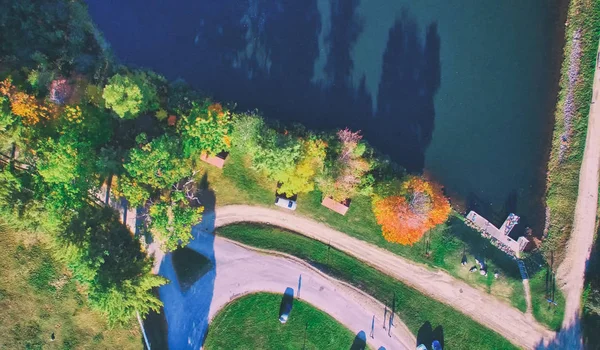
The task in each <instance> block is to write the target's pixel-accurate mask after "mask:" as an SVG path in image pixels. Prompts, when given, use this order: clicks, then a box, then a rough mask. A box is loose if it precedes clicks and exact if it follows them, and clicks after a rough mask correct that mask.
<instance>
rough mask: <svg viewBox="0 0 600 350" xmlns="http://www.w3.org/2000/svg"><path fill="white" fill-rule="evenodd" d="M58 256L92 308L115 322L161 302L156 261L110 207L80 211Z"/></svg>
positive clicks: (60, 238) (59, 244)
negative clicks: (156, 292) (84, 288)
mask: <svg viewBox="0 0 600 350" xmlns="http://www.w3.org/2000/svg"><path fill="white" fill-rule="evenodd" d="M55 249H56V252H57V256H58V257H59V258H60V259H62V260H63V261H64V262H65V263H66V264H67V266H68V267H69V268H70V269H71V270H72V271H73V275H74V277H75V278H76V279H77V280H78V281H79V282H81V283H83V284H85V285H86V286H87V292H88V299H89V301H90V304H91V305H92V306H93V307H95V308H96V309H98V310H100V311H101V312H102V313H104V314H105V315H107V316H108V320H109V322H110V323H111V324H119V323H126V322H129V321H131V320H132V319H133V317H135V313H136V311H137V312H139V313H140V315H142V316H145V315H146V314H147V313H148V312H149V311H150V310H155V311H158V309H159V308H160V306H161V305H162V303H161V302H160V300H159V299H158V298H157V297H155V296H154V294H153V293H152V289H153V288H154V287H158V286H160V285H162V284H164V283H165V282H166V281H165V280H164V279H163V278H162V277H160V276H156V275H154V274H152V272H151V268H152V262H151V260H150V259H149V258H148V257H147V256H146V254H145V253H144V252H143V251H142V249H141V245H140V242H139V241H138V239H137V238H136V237H134V236H133V235H132V234H131V233H130V232H129V231H128V229H127V227H126V226H125V225H123V224H121V223H120V222H119V219H118V217H117V215H116V213H115V212H114V211H113V210H112V209H111V208H106V207H104V208H97V207H91V206H88V207H85V208H82V210H80V211H78V212H77V213H76V214H75V216H74V218H73V220H71V221H70V223H69V224H68V225H67V227H66V229H65V230H64V231H62V232H61V233H60V235H59V236H58V237H57V241H56V247H55Z"/></svg>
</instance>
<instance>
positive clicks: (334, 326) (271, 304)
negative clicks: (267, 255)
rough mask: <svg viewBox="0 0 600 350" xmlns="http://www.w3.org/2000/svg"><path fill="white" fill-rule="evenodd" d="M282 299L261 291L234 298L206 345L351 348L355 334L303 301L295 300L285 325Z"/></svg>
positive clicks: (219, 316) (218, 318)
mask: <svg viewBox="0 0 600 350" xmlns="http://www.w3.org/2000/svg"><path fill="white" fill-rule="evenodd" d="M281 300H282V296H281V295H276V294H269V293H258V294H250V295H246V296H243V297H241V298H240V299H238V300H235V301H233V302H232V303H231V304H229V305H227V306H226V307H225V308H224V309H223V310H221V312H219V313H218V314H217V316H216V317H215V319H214V320H213V321H212V322H211V324H210V328H209V331H208V335H207V337H206V341H205V343H204V348H205V349H207V350H213V349H215V350H216V349H244V350H245V349H349V348H350V346H351V345H352V342H353V340H354V337H355V334H352V332H350V330H348V329H347V328H345V327H344V326H342V325H341V324H340V323H338V322H337V321H336V320H335V319H333V318H332V317H331V316H329V315H328V314H326V313H324V312H322V311H321V310H319V309H316V308H315V307H313V306H311V305H310V304H308V303H305V302H303V301H299V300H294V306H293V308H292V311H291V312H290V317H289V319H288V321H287V323H285V324H281V323H280V322H279V319H278V318H279V306H280V303H281ZM305 335H306V343H305Z"/></svg>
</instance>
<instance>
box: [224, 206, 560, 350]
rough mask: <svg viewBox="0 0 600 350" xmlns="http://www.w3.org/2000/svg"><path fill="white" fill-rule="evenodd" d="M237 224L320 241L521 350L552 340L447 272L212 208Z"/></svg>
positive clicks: (232, 209) (335, 234) (312, 228)
mask: <svg viewBox="0 0 600 350" xmlns="http://www.w3.org/2000/svg"><path fill="white" fill-rule="evenodd" d="M238 222H257V223H266V224H271V225H275V226H279V227H282V228H286V229H289V230H292V231H295V232H298V233H300V234H303V235H305V236H307V237H310V238H312V239H316V240H319V241H321V242H324V243H330V244H331V245H332V246H333V247H335V248H337V249H339V250H341V251H343V252H346V253H347V254H349V255H352V256H354V257H356V258H358V259H360V260H362V261H364V262H365V263H367V264H369V265H371V266H373V267H375V268H377V269H378V270H380V271H382V272H384V273H386V274H388V275H390V276H392V277H394V278H396V279H398V280H400V281H402V282H404V283H406V284H407V285H409V286H411V287H413V288H415V289H417V290H419V291H420V292H422V293H424V294H426V295H429V296H431V297H433V298H435V299H437V300H439V301H441V302H443V303H445V304H448V305H450V306H452V307H454V308H455V309H457V310H459V311H461V312H462V313H464V314H466V315H468V316H470V317H471V318H473V319H474V320H476V321H477V322H479V323H481V324H483V325H485V326H487V327H489V328H491V329H493V330H495V331H496V332H498V333H499V334H501V335H502V336H504V337H505V338H507V339H508V340H510V341H511V342H512V343H514V344H517V345H519V346H521V347H523V348H528V349H532V348H534V347H536V346H538V345H539V344H540V342H542V341H546V340H550V339H553V338H554V336H555V333H554V332H552V331H550V330H548V329H547V328H545V327H544V326H542V325H541V324H539V323H538V322H537V321H535V320H534V319H533V317H532V316H531V315H528V314H524V313H522V312H520V311H519V310H517V309H515V308H513V307H511V306H509V305H507V304H505V303H503V302H501V301H499V300H496V299H495V298H494V297H492V296H491V295H489V294H486V293H485V292H483V291H480V290H478V289H476V288H474V287H472V286H470V285H468V284H466V283H465V282H463V281H460V280H458V279H456V278H454V277H452V276H450V275H449V274H448V273H446V272H443V271H440V270H430V269H428V268H427V267H425V266H423V265H420V264H417V263H415V262H412V261H409V260H407V259H404V258H402V257H400V256H398V255H396V254H393V253H391V252H389V251H386V250H384V249H382V248H379V247H377V246H375V245H372V244H370V243H367V242H364V241H361V240H358V239H356V238H353V237H350V236H348V235H347V234H345V233H342V232H339V231H336V230H334V229H332V228H330V227H328V226H326V225H324V224H321V223H319V222H316V221H314V220H311V219H307V218H304V217H301V216H298V215H295V214H294V213H292V212H289V211H283V210H279V209H269V208H263V207H255V206H247V205H229V206H224V207H218V208H217V209H216V218H215V222H214V226H215V227H219V226H225V225H229V224H232V223H238ZM317 306H318V305H317Z"/></svg>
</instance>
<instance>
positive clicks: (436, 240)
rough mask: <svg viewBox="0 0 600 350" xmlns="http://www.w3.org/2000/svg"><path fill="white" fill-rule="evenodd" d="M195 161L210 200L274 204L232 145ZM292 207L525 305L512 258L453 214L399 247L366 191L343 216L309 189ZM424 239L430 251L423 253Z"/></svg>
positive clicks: (267, 184) (266, 184)
mask: <svg viewBox="0 0 600 350" xmlns="http://www.w3.org/2000/svg"><path fill="white" fill-rule="evenodd" d="M200 166H201V167H202V169H203V172H200V173H199V174H198V175H199V176H205V175H206V179H207V181H208V186H209V188H211V189H212V190H213V191H214V193H215V197H216V205H227V204H254V205H262V206H268V207H271V208H276V207H275V206H274V205H273V201H274V198H275V197H274V196H275V189H276V184H275V183H273V182H271V181H268V180H267V179H266V178H265V177H264V176H261V175H260V174H258V173H256V172H255V171H253V170H251V169H250V168H249V164H248V162H247V161H246V160H244V158H243V156H242V155H241V154H240V153H238V152H236V151H235V150H234V151H232V152H231V154H230V156H229V158H228V159H227V162H226V164H225V167H224V168H223V169H222V170H221V169H217V168H214V167H211V166H208V165H204V164H203V163H201V164H200ZM297 212H298V213H300V214H302V215H303V216H306V217H310V218H312V219H314V220H317V221H319V222H322V223H325V224H327V225H329V226H331V227H333V228H335V229H338V230H340V231H342V232H344V233H347V234H348V235H350V236H353V237H356V238H358V239H361V240H363V241H367V242H369V243H373V244H375V245H377V246H380V247H382V248H385V249H387V250H389V251H391V252H393V253H395V254H398V255H400V256H403V257H406V258H408V259H410V260H413V261H416V262H419V263H423V264H427V265H429V266H432V267H438V268H442V269H445V270H447V271H448V272H449V273H450V274H452V275H454V276H455V277H458V278H460V279H463V280H465V281H466V282H467V283H469V284H471V285H473V286H476V287H478V288H481V289H484V290H486V291H487V292H489V293H490V294H492V295H494V296H496V297H498V298H500V299H502V300H504V301H506V302H507V303H511V304H512V305H513V306H515V307H517V308H518V309H520V310H521V311H525V310H526V302H525V295H524V292H523V284H522V283H521V279H520V274H519V270H518V267H517V264H516V263H515V261H514V260H512V259H510V258H509V257H508V256H507V255H506V254H504V253H502V252H501V251H499V250H498V249H496V248H495V247H494V246H493V245H491V244H490V242H489V241H488V240H486V239H484V238H482V237H481V235H480V234H479V233H478V232H476V231H475V230H472V229H471V228H469V227H467V226H466V225H464V224H463V222H462V221H461V219H460V218H459V217H458V216H452V217H451V218H450V220H449V221H448V222H447V223H446V224H444V225H440V226H438V227H436V228H435V229H433V230H432V231H431V232H429V233H428V234H426V236H425V237H424V238H423V239H422V240H421V241H420V242H417V243H416V244H415V245H413V246H403V245H400V244H394V243H389V242H387V241H386V240H385V239H384V238H383V236H382V234H381V228H380V227H379V225H377V222H376V221H375V216H374V215H373V211H372V209H371V198H370V197H368V196H358V197H356V198H353V200H352V204H351V206H350V210H349V211H348V213H347V214H346V215H345V216H341V215H339V214H337V213H334V212H333V211H331V210H329V209H327V208H325V207H323V206H322V205H321V193H320V192H318V191H313V192H310V193H307V194H301V195H300V196H299V198H298V209H297ZM428 240H429V253H430V254H429V256H426V254H425V253H426V246H427V241H428ZM463 252H464V253H465V254H466V255H467V258H468V260H469V263H471V264H473V265H474V264H475V263H474V259H475V257H477V258H478V259H479V260H483V261H485V262H486V263H487V264H488V271H490V272H493V271H498V272H499V273H500V275H501V276H502V278H499V279H497V280H496V279H494V278H493V273H490V274H488V276H487V277H484V276H481V275H479V274H470V273H468V268H466V269H465V268H464V267H463V266H462V265H461V264H460V262H461V259H462V255H463ZM469 267H470V266H469Z"/></svg>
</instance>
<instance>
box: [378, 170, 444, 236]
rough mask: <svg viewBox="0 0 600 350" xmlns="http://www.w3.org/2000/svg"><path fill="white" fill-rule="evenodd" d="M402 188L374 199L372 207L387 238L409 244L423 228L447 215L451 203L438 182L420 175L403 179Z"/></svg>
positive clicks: (440, 220) (430, 226)
mask: <svg viewBox="0 0 600 350" xmlns="http://www.w3.org/2000/svg"><path fill="white" fill-rule="evenodd" d="M403 191H404V193H401V194H398V195H394V196H390V197H387V198H383V199H376V200H375V201H374V208H373V211H374V213H375V217H376V219H377V223H378V224H379V225H381V229H382V231H383V237H385V239H386V240H388V241H390V242H395V243H400V244H408V245H412V244H414V243H416V242H418V241H419V240H420V239H421V237H422V236H423V234H425V232H427V231H428V230H430V229H431V228H433V227H434V226H436V225H439V224H441V223H443V222H445V221H446V220H447V219H448V216H449V215H450V203H449V202H448V199H447V198H446V197H444V195H443V193H442V190H441V188H440V187H439V185H437V184H435V183H432V182H427V181H425V180H423V179H421V178H419V177H412V178H410V179H409V180H408V181H407V182H405V183H404V186H403Z"/></svg>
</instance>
